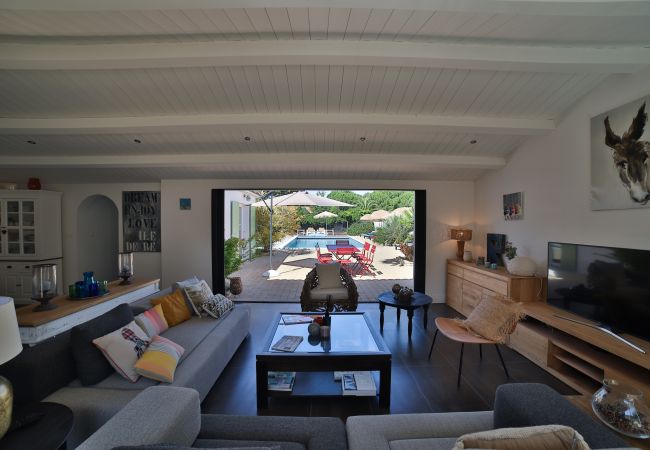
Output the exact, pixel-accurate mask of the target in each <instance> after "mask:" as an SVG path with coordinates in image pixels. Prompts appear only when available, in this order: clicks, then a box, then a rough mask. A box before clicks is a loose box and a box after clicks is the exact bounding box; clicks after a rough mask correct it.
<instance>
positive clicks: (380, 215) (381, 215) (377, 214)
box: [370, 209, 390, 222]
mask: <svg viewBox="0 0 650 450" xmlns="http://www.w3.org/2000/svg"><path fill="white" fill-rule="evenodd" d="M388 217H390V213H389V212H388V211H386V210H384V209H378V210H377V211H373V212H372V213H370V220H372V221H377V222H381V221H383V220H384V219H387V218H388Z"/></svg>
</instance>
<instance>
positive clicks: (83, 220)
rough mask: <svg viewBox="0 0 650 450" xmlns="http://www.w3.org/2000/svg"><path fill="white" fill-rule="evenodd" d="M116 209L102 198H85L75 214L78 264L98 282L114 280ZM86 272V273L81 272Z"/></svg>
mask: <svg viewBox="0 0 650 450" xmlns="http://www.w3.org/2000/svg"><path fill="white" fill-rule="evenodd" d="M118 217H119V214H118V211H117V205H115V203H114V202H113V200H111V199H110V198H108V197H105V196H103V195H92V196H90V197H87V198H86V199H85V200H84V201H83V202H81V204H80V205H79V209H78V212H77V243H78V245H77V263H78V264H79V266H80V267H86V268H87V270H91V271H93V272H94V273H95V279H97V280H114V279H115V261H117V254H118V252H119V249H120V239H119V235H120V233H119V231H118V230H119V219H118ZM82 270H85V269H82Z"/></svg>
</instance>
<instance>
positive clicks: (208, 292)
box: [183, 280, 214, 316]
mask: <svg viewBox="0 0 650 450" xmlns="http://www.w3.org/2000/svg"><path fill="white" fill-rule="evenodd" d="M183 292H185V296H186V297H187V299H188V300H189V302H190V305H192V309H194V314H196V315H197V316H200V315H201V312H202V311H201V305H202V304H203V303H204V302H205V301H207V300H210V299H211V298H212V296H213V295H214V294H213V293H212V289H210V286H208V283H207V282H206V281H205V280H201V281H200V282H198V283H196V284H192V285H190V286H185V287H184V288H183Z"/></svg>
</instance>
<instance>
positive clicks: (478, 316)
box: [463, 294, 525, 342]
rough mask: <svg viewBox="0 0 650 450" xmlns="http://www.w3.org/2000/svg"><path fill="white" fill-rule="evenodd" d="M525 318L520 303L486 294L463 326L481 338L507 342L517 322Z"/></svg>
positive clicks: (496, 295) (497, 295) (500, 296)
mask: <svg viewBox="0 0 650 450" xmlns="http://www.w3.org/2000/svg"><path fill="white" fill-rule="evenodd" d="M524 316H525V314H524V312H523V310H522V308H521V304H520V303H515V302H513V301H511V300H508V299H506V298H505V297H503V296H502V295H499V294H484V295H483V298H482V299H481V301H480V302H479V304H478V305H476V308H474V310H473V311H472V312H471V313H470V315H469V317H468V318H467V319H465V320H464V321H463V325H464V326H465V327H466V328H467V329H469V330H470V331H472V332H474V333H476V334H478V335H479V336H481V337H484V338H486V339H489V340H491V341H495V342H505V340H506V337H507V336H508V334H510V333H512V330H513V329H514V327H515V326H516V324H517V322H518V321H519V320H521V319H523V318H524Z"/></svg>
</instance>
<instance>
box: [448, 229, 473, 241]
mask: <svg viewBox="0 0 650 450" xmlns="http://www.w3.org/2000/svg"><path fill="white" fill-rule="evenodd" d="M449 234H450V237H451V239H454V240H456V241H471V240H472V230H463V229H460V228H452V229H451V231H450V233H449Z"/></svg>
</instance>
